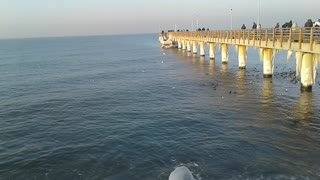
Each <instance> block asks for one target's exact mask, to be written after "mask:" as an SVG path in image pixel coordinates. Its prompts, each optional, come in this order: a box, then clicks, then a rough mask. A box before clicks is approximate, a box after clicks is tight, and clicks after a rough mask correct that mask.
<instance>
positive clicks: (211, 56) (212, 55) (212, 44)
mask: <svg viewBox="0 0 320 180" xmlns="http://www.w3.org/2000/svg"><path fill="white" fill-rule="evenodd" d="M209 44H210V45H209V46H210V59H214V58H215V54H214V53H215V49H214V43H209Z"/></svg>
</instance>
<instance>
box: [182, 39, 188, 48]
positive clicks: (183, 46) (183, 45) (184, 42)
mask: <svg viewBox="0 0 320 180" xmlns="http://www.w3.org/2000/svg"><path fill="white" fill-rule="evenodd" d="M182 49H183V50H186V49H187V44H186V40H182Z"/></svg>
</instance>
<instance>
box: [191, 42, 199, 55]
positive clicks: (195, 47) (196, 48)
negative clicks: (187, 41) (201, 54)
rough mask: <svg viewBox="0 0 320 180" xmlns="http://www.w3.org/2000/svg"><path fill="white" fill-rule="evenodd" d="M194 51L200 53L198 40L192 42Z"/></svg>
mask: <svg viewBox="0 0 320 180" xmlns="http://www.w3.org/2000/svg"><path fill="white" fill-rule="evenodd" d="M192 52H193V54H197V53H198V47H197V41H193V42H192Z"/></svg>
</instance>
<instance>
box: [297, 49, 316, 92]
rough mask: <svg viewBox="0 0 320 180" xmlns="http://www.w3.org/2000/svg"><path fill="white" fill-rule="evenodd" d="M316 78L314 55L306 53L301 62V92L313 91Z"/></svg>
mask: <svg viewBox="0 0 320 180" xmlns="http://www.w3.org/2000/svg"><path fill="white" fill-rule="evenodd" d="M315 76H316V68H315V65H314V62H313V54H310V53H304V54H303V57H302V62H301V74H300V77H301V91H312V85H313V84H314V81H315Z"/></svg>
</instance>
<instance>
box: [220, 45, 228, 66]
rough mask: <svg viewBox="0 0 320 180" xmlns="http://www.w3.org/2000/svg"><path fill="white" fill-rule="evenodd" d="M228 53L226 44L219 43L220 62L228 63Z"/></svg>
mask: <svg viewBox="0 0 320 180" xmlns="http://www.w3.org/2000/svg"><path fill="white" fill-rule="evenodd" d="M228 60H229V55H228V45H227V44H221V61H222V64H228Z"/></svg>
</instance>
